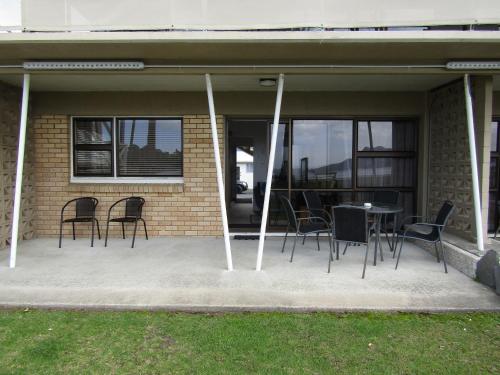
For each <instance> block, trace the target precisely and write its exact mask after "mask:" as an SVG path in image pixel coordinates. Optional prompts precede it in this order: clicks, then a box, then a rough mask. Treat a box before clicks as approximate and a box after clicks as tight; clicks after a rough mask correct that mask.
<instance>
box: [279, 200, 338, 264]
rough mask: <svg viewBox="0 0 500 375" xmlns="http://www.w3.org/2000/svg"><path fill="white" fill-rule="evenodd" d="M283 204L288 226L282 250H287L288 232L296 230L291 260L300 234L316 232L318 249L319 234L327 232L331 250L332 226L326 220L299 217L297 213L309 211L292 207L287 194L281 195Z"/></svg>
mask: <svg viewBox="0 0 500 375" xmlns="http://www.w3.org/2000/svg"><path fill="white" fill-rule="evenodd" d="M280 200H281V204H282V205H283V209H284V210H285V213H286V217H287V221H288V224H287V227H286V234H285V238H284V240H283V247H282V248H281V252H284V251H285V244H286V240H287V237H288V232H290V231H294V232H295V237H294V240H293V249H292V255H291V256H290V262H292V261H293V254H294V252H295V245H296V244H297V237H298V236H303V235H308V234H316V242H317V244H318V251H319V250H320V247H319V235H320V234H321V233H326V234H327V235H328V243H329V245H330V250H331V245H332V243H331V227H330V224H329V223H328V222H327V221H326V220H324V219H323V218H321V217H311V216H308V217H297V213H300V212H307V211H295V210H294V209H293V207H292V204H291V203H290V201H289V200H288V198H286V197H285V196H280Z"/></svg>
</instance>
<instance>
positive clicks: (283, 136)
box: [272, 124, 288, 189]
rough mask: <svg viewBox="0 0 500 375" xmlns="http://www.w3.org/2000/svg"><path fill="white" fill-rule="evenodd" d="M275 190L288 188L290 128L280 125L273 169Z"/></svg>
mask: <svg viewBox="0 0 500 375" xmlns="http://www.w3.org/2000/svg"><path fill="white" fill-rule="evenodd" d="M272 186H273V188H285V189H286V188H287V187H288V126H287V125H285V124H280V125H279V128H278V139H277V142H276V156H275V159H274V168H273V184H272Z"/></svg>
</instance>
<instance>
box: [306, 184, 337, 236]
mask: <svg viewBox="0 0 500 375" xmlns="http://www.w3.org/2000/svg"><path fill="white" fill-rule="evenodd" d="M302 195H303V197H304V201H305V202H306V206H307V210H308V211H309V215H310V216H312V217H321V218H323V220H325V221H327V222H328V223H329V224H330V226H331V225H332V216H331V215H330V213H329V212H328V211H327V210H325V209H324V207H323V203H322V202H321V198H320V196H319V194H318V192H317V191H313V190H308V191H303V192H302ZM305 240H306V236H304V239H303V240H302V244H304V242H305Z"/></svg>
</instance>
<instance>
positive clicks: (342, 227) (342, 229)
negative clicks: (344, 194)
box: [328, 206, 370, 279]
mask: <svg viewBox="0 0 500 375" xmlns="http://www.w3.org/2000/svg"><path fill="white" fill-rule="evenodd" d="M332 212H333V233H334V235H333V241H334V244H336V245H338V243H339V242H345V243H358V244H365V245H366V252H365V262H364V264H363V273H362V275H361V278H363V279H364V278H365V272H366V261H367V259H368V249H369V247H370V227H369V224H368V214H367V211H366V210H365V209H364V208H361V207H352V206H337V207H333V209H332ZM334 247H335V246H334ZM336 247H337V256H338V246H336ZM332 260H333V254H332V251H331V250H330V258H329V260H328V272H330V265H331V261H332Z"/></svg>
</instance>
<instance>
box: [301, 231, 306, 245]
mask: <svg viewBox="0 0 500 375" xmlns="http://www.w3.org/2000/svg"><path fill="white" fill-rule="evenodd" d="M305 243H306V235H305V234H304V238H303V239H302V245H304V244H305Z"/></svg>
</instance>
